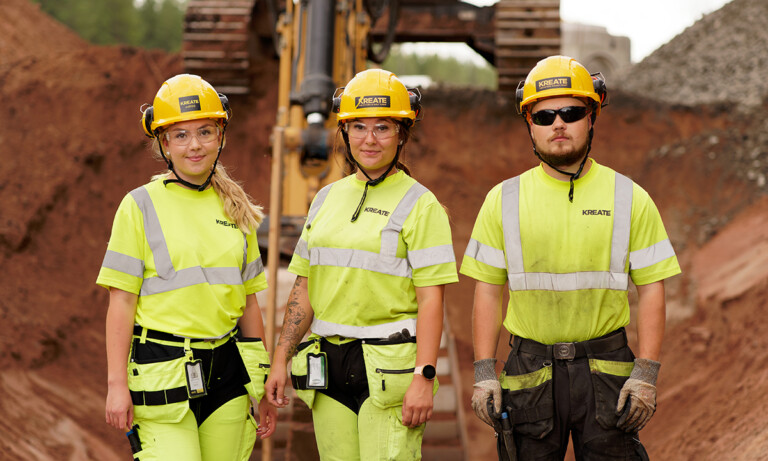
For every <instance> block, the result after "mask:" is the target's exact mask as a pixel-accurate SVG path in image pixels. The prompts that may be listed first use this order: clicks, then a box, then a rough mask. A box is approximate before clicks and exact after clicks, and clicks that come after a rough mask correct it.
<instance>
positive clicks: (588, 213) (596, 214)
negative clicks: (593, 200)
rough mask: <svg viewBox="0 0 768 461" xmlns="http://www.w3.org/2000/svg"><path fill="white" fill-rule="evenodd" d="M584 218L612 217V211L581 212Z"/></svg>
mask: <svg viewBox="0 0 768 461" xmlns="http://www.w3.org/2000/svg"><path fill="white" fill-rule="evenodd" d="M581 215H582V216H610V215H611V210H581Z"/></svg>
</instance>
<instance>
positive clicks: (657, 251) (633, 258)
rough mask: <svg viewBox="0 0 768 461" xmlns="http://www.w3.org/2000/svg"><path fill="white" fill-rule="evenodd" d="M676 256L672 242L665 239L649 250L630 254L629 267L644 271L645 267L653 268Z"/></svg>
mask: <svg viewBox="0 0 768 461" xmlns="http://www.w3.org/2000/svg"><path fill="white" fill-rule="evenodd" d="M674 255H675V250H674V249H673V248H672V242H670V241H669V239H664V240H662V241H661V242H659V243H657V244H655V245H651V246H649V247H648V248H643V249H642V250H637V251H633V252H632V253H630V254H629V267H631V268H632V269H642V268H644V267H649V266H653V265H654V264H656V263H659V262H661V261H664V260H665V259H667V258H671V257H672V256H674Z"/></svg>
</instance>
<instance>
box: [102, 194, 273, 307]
mask: <svg viewBox="0 0 768 461" xmlns="http://www.w3.org/2000/svg"><path fill="white" fill-rule="evenodd" d="M130 194H131V196H132V197H133V199H134V200H135V201H136V205H137V206H138V207H139V210H140V211H141V213H142V216H143V218H144V235H145V237H146V239H147V243H148V244H149V248H150V250H151V251H152V256H153V258H154V260H155V268H156V271H157V277H149V278H145V279H144V280H143V282H142V285H141V292H140V293H139V295H140V296H148V295H153V294H158V293H165V292H168V291H172V290H178V289H181V288H186V287H190V286H192V285H197V284H200V283H207V284H209V285H219V284H224V285H242V284H243V282H245V281H247V280H252V279H254V278H256V277H258V276H259V275H260V274H261V273H262V272H264V264H263V262H262V260H261V257H259V258H258V259H256V260H255V261H252V262H250V263H247V264H246V262H247V260H248V240H247V239H246V237H245V234H243V240H244V242H245V243H244V245H243V265H242V267H201V266H194V267H188V268H185V269H181V270H178V271H177V270H176V269H175V268H174V267H173V263H172V262H171V255H170V253H169V252H168V245H167V243H166V240H165V235H164V234H163V230H162V228H161V226H160V219H159V218H158V216H157V211H156V210H155V206H154V204H153V203H152V199H151V198H150V196H149V192H148V191H147V189H146V188H145V187H144V186H142V187H139V188H137V189H134V190H133V191H131V193H130ZM102 266H104V267H108V268H110V269H114V270H118V271H120V272H124V273H126V274H128V275H133V276H135V277H143V276H144V262H143V261H141V260H139V259H136V258H133V257H131V256H128V255H124V254H120V253H116V252H114V251H107V254H106V255H105V257H104V262H103V263H102Z"/></svg>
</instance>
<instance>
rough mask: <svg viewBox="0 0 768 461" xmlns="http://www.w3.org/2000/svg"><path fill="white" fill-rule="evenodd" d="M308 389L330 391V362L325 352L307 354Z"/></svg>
mask: <svg viewBox="0 0 768 461" xmlns="http://www.w3.org/2000/svg"><path fill="white" fill-rule="evenodd" d="M307 389H328V360H327V356H326V355H325V352H318V353H317V354H314V353H311V352H310V353H309V354H307Z"/></svg>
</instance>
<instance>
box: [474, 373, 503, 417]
mask: <svg viewBox="0 0 768 461" xmlns="http://www.w3.org/2000/svg"><path fill="white" fill-rule="evenodd" d="M474 365H475V385H474V388H475V391H474V392H473V393H472V409H473V410H474V411H475V414H476V415H477V417H478V418H480V420H482V421H483V422H484V423H485V424H487V425H489V426H491V427H493V421H492V420H491V416H490V415H489V414H488V401H489V400H492V401H493V410H494V411H495V412H496V413H501V383H500V382H499V379H498V378H497V377H496V369H495V368H496V359H482V360H478V361H477V362H475V363H474Z"/></svg>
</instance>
